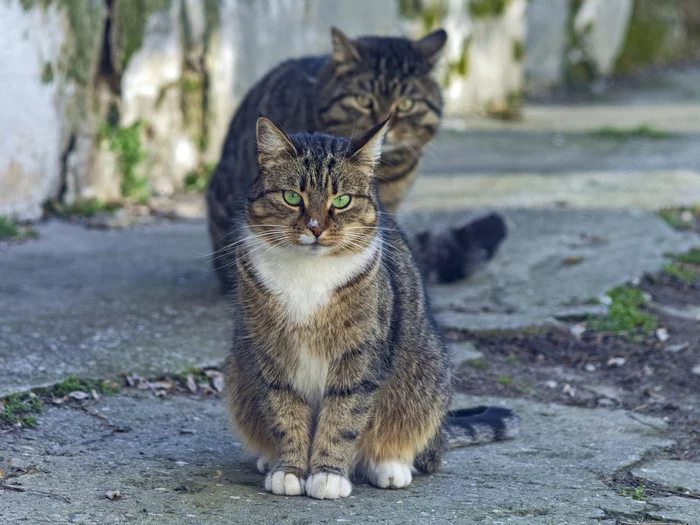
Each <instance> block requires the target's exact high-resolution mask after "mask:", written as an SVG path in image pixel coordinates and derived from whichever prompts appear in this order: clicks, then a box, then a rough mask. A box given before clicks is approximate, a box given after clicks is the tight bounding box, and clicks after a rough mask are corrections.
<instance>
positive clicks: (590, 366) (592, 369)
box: [583, 363, 597, 372]
mask: <svg viewBox="0 0 700 525" xmlns="http://www.w3.org/2000/svg"><path fill="white" fill-rule="evenodd" d="M583 369H584V370H585V371H586V372H595V371H596V370H597V368H596V366H595V365H594V364H592V363H588V364H586V366H584V367H583Z"/></svg>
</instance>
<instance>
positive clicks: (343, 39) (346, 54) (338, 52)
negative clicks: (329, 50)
mask: <svg viewBox="0 0 700 525" xmlns="http://www.w3.org/2000/svg"><path fill="white" fill-rule="evenodd" d="M331 40H332V41H333V60H334V61H335V62H336V63H338V64H345V63H347V62H357V61H359V60H360V53H359V52H358V51H357V47H355V44H354V43H353V42H352V40H350V39H349V38H348V37H347V36H346V35H345V33H343V32H342V31H341V30H340V29H338V28H337V27H332V28H331Z"/></svg>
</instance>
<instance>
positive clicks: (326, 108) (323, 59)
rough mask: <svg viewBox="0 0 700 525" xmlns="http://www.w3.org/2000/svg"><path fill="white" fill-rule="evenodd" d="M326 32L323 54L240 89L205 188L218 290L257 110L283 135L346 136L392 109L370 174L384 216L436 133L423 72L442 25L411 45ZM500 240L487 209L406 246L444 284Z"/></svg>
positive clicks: (252, 163) (251, 155)
mask: <svg viewBox="0 0 700 525" xmlns="http://www.w3.org/2000/svg"><path fill="white" fill-rule="evenodd" d="M331 33H332V43H333V52H332V54H330V55H324V56H310V57H303V58H298V59H293V60H288V61H286V62H283V63H282V64H280V65H278V66H277V67H275V68H274V69H273V70H272V71H270V72H269V73H268V74H267V75H266V76H265V77H264V78H262V80H260V81H259V82H258V83H257V84H255V85H254V86H253V87H252V88H251V89H250V91H249V92H248V94H247V95H246V97H245V98H244V99H243V101H242V103H241V104H240V106H239V108H238V110H237V111H236V114H235V115H234V117H233V119H232V120H231V124H230V127H229V131H228V135H227V137H226V140H225V142H224V146H223V149H222V155H221V159H220V162H219V164H218V166H217V168H216V170H215V171H214V174H213V176H212V179H211V181H210V184H209V186H208V190H207V208H208V223H209V234H210V237H211V240H212V244H213V252H214V259H213V265H214V268H215V270H216V273H217V275H218V277H219V280H220V283H221V286H222V289H223V290H224V291H226V290H228V289H230V284H231V283H230V278H229V275H228V272H229V269H230V268H231V267H232V265H233V262H232V261H233V259H232V255H231V253H230V250H229V248H228V246H229V244H230V242H229V240H230V237H229V233H230V230H231V221H232V214H233V212H234V204H235V202H236V199H237V198H238V197H239V196H240V195H243V194H245V193H246V191H247V188H248V185H249V184H250V182H251V180H252V179H253V177H254V176H255V173H256V150H255V134H254V129H255V122H256V120H257V118H258V116H259V115H260V114H265V115H266V116H267V117H269V118H271V119H272V120H273V121H275V122H276V123H277V124H278V125H279V126H280V127H281V128H282V129H284V130H285V131H286V132H288V133H293V132H301V131H304V132H314V131H321V132H324V133H328V134H331V135H336V136H346V137H352V136H358V135H361V134H362V132H365V131H367V130H368V129H370V128H372V127H373V126H374V125H376V124H377V123H378V122H380V121H382V120H384V119H385V118H387V116H388V115H389V113H391V112H393V115H394V116H393V117H392V120H391V128H390V130H389V131H388V133H387V138H386V144H385V147H384V150H383V153H382V159H381V164H380V165H379V166H378V169H377V171H378V173H377V176H376V182H377V185H378V189H379V195H380V198H381V201H382V204H383V205H384V209H385V210H386V211H387V212H389V213H395V212H396V211H397V209H398V207H399V205H400V204H401V202H402V201H403V199H404V197H405V195H406V193H407V191H408V190H409V188H410V187H411V185H412V184H413V181H414V179H415V177H416V174H417V169H418V164H419V161H420V159H421V154H422V152H423V150H424V148H425V147H426V145H428V144H429V143H430V141H431V140H432V139H433V138H434V137H435V135H436V133H437V131H438V127H439V124H440V121H441V118H442V106H443V103H442V95H441V91H440V87H439V86H438V84H437V83H436V82H435V81H434V80H433V79H432V78H431V71H432V69H433V66H434V65H435V63H436V61H437V59H438V57H439V55H440V52H441V51H442V48H443V47H444V45H445V42H446V39H447V34H446V33H445V31H443V30H438V31H435V32H433V33H430V34H429V35H427V36H426V37H424V38H422V39H420V40H418V41H411V40H408V39H405V38H392V37H362V38H358V39H356V40H350V39H349V38H348V37H347V36H345V35H344V34H343V33H342V32H341V31H340V30H338V29H336V28H333V29H332V31H331ZM505 236H506V227H505V222H504V221H503V218H502V217H500V216H499V215H495V214H494V215H491V216H490V217H488V218H487V220H486V219H482V220H476V221H473V222H471V223H468V224H465V225H460V226H457V227H454V228H450V229H448V230H447V231H439V232H431V231H427V232H423V234H422V240H421V242H411V245H412V247H413V248H414V249H415V250H416V255H417V258H418V261H419V264H421V265H422V266H421V270H422V272H423V274H424V275H425V276H426V277H430V276H434V277H436V278H437V280H438V281H440V282H451V281H454V280H458V279H463V278H465V277H467V276H469V274H471V273H472V272H474V271H475V270H476V269H477V268H478V267H479V265H480V264H482V263H483V262H485V261H486V260H487V259H490V258H491V257H492V256H493V254H494V253H495V252H496V249H497V248H498V246H499V244H500V243H501V241H502V240H503V239H504V238H505ZM465 238H468V239H469V240H468V242H465V241H463V239H465ZM444 243H447V244H444ZM484 248H485V249H484ZM445 253H449V254H450V256H449V257H448V258H447V259H445V257H444V256H443V255H440V254H445ZM443 265H445V266H446V267H444V268H443ZM455 267H458V268H455Z"/></svg>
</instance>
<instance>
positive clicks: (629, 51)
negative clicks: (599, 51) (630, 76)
mask: <svg viewBox="0 0 700 525" xmlns="http://www.w3.org/2000/svg"><path fill="white" fill-rule="evenodd" d="M674 11H675V12H677V13H678V17H677V20H674V16H673V14H674ZM681 13H682V5H681V2H680V1H679V0H664V2H663V3H661V2H658V1H656V0H635V2H634V7H633V9H632V18H631V20H630V24H629V29H628V30H627V37H626V39H625V44H624V46H623V48H622V52H621V53H620V56H619V58H618V59H617V64H616V66H615V72H617V73H630V72H633V71H635V70H638V69H639V68H640V67H643V66H648V65H650V64H656V63H658V62H661V61H664V60H668V59H673V58H678V57H675V56H674V54H676V53H678V54H680V53H681V52H682V50H681V49H677V50H674V49H672V48H673V43H672V42H671V41H672V40H673V35H672V33H673V31H674V23H680V22H681V20H682V14H681Z"/></svg>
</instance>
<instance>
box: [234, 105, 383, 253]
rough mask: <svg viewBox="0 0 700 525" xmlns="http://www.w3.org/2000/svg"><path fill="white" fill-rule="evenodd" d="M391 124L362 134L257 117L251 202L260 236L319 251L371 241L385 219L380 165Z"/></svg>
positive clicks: (350, 249) (355, 249)
mask: <svg viewBox="0 0 700 525" xmlns="http://www.w3.org/2000/svg"><path fill="white" fill-rule="evenodd" d="M387 129H388V121H384V122H382V123H380V124H378V125H377V126H375V127H374V128H372V129H371V130H370V131H368V132H367V133H365V134H364V135H362V136H360V137H358V138H357V139H355V140H349V139H345V138H340V137H333V136H330V135H324V134H320V133H315V134H313V135H310V134H307V133H299V134H294V135H287V134H286V133H285V132H284V131H282V130H281V129H279V128H278V127H277V126H275V124H273V123H272V122H271V121H270V120H268V119H266V118H264V117H260V118H259V119H258V123H257V143H258V174H257V177H256V178H255V180H254V181H253V183H252V185H251V188H250V191H249V194H248V200H247V204H246V218H247V223H248V226H249V228H250V230H251V232H252V234H253V235H254V237H255V240H256V242H257V243H259V244H260V245H261V249H262V250H265V249H266V248H265V247H264V246H266V245H270V246H277V247H280V248H285V249H287V248H288V249H289V250H290V251H293V252H297V253H305V254H314V255H349V254H352V253H359V252H361V251H363V250H364V249H366V248H367V247H368V246H369V245H370V244H371V242H372V240H373V239H374V238H375V236H376V233H377V228H378V225H379V213H380V211H379V204H378V199H377V196H376V192H375V183H374V180H373V179H374V172H375V168H376V164H377V162H378V161H379V158H380V156H381V149H382V141H383V140H384V136H385V134H386V131H387Z"/></svg>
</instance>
